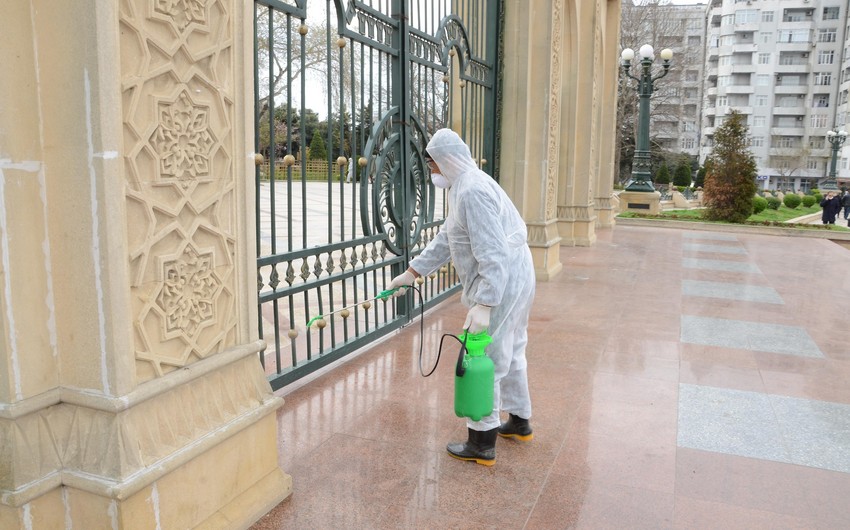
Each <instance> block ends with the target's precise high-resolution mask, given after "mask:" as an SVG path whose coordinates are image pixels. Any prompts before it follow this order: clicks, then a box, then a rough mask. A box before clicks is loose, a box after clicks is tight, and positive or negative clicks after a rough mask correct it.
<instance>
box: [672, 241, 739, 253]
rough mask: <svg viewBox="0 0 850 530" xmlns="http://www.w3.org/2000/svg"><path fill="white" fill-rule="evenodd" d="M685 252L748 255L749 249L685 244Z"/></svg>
mask: <svg viewBox="0 0 850 530" xmlns="http://www.w3.org/2000/svg"><path fill="white" fill-rule="evenodd" d="M682 248H683V249H684V250H693V251H694V252H714V253H716V254H746V253H747V249H745V248H744V247H730V246H728V245H709V244H706V243H685V244H684V245H682Z"/></svg>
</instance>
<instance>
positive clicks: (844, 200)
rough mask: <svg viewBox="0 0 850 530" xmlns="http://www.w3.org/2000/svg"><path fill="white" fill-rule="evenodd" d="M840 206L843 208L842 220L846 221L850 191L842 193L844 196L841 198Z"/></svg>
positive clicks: (849, 205)
mask: <svg viewBox="0 0 850 530" xmlns="http://www.w3.org/2000/svg"><path fill="white" fill-rule="evenodd" d="M841 206H842V207H843V208H844V220H845V221H847V220H848V219H847V218H848V217H850V191H848V190H845V191H844V195H842V196H841Z"/></svg>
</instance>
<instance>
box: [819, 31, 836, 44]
mask: <svg viewBox="0 0 850 530" xmlns="http://www.w3.org/2000/svg"><path fill="white" fill-rule="evenodd" d="M835 37H836V32H835V28H831V29H819V30H818V42H835V40H836V38H835Z"/></svg>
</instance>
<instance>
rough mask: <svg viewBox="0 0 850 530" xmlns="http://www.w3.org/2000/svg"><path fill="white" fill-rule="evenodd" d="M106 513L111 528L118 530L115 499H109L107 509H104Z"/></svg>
mask: <svg viewBox="0 0 850 530" xmlns="http://www.w3.org/2000/svg"><path fill="white" fill-rule="evenodd" d="M106 514H107V515H109V521H110V522H111V523H112V530H118V502H117V501H116V500H115V499H112V500H111V501H109V509H108V510H107V511H106Z"/></svg>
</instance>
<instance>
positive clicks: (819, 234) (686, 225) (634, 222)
mask: <svg viewBox="0 0 850 530" xmlns="http://www.w3.org/2000/svg"><path fill="white" fill-rule="evenodd" d="M814 215H820V214H814ZM807 217H808V216H807ZM615 223H616V224H615V226H616V225H621V226H651V227H653V228H676V229H679V230H700V231H704V232H731V233H737V234H767V235H774V236H782V237H812V238H817V239H832V240H836V241H850V231H848V232H838V231H832V230H827V229H825V228H813V229H807V228H790V227H789V228H783V227H781V226H751V225H735V224H724V223H703V222H700V221H676V220H673V219H669V220H668V219H641V218H637V217H617V218H616V222H615Z"/></svg>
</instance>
